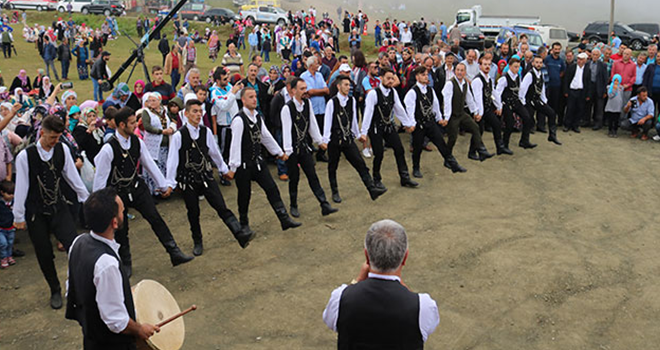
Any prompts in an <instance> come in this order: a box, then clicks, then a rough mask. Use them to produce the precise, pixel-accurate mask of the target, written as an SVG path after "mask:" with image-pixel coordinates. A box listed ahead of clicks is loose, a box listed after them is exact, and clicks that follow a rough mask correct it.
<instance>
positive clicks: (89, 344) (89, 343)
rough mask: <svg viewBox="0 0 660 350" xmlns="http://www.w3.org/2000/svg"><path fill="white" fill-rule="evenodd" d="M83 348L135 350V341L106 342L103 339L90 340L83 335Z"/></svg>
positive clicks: (87, 349) (85, 349) (93, 349)
mask: <svg viewBox="0 0 660 350" xmlns="http://www.w3.org/2000/svg"><path fill="white" fill-rule="evenodd" d="M83 349H84V350H135V349H136V345H135V342H134V341H133V342H130V343H125V344H119V343H107V342H106V341H103V340H100V341H99V340H97V341H94V340H91V339H89V338H87V337H84V335H83Z"/></svg>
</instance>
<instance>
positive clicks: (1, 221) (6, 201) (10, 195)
mask: <svg viewBox="0 0 660 350" xmlns="http://www.w3.org/2000/svg"><path fill="white" fill-rule="evenodd" d="M0 194H1V195H2V200H3V202H2V203H0V268H2V269H6V268H8V267H9V266H10V265H14V264H16V261H15V260H14V258H13V257H12V251H13V249H14V236H15V234H16V229H15V228H14V214H13V212H12V206H13V205H14V183H13V182H11V181H7V180H2V181H0Z"/></svg>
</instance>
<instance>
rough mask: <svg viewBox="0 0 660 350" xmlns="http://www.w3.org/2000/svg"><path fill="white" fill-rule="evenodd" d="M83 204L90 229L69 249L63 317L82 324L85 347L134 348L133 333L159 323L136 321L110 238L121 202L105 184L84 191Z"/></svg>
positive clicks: (143, 335)
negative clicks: (89, 190)
mask: <svg viewBox="0 0 660 350" xmlns="http://www.w3.org/2000/svg"><path fill="white" fill-rule="evenodd" d="M83 210H84V212H85V217H86V218H87V224H88V225H89V226H90V228H91V230H92V231H91V232H90V233H85V234H82V235H80V236H78V237H77V238H76V239H75V240H74V241H73V244H72V245H71V249H70V251H69V280H68V283H67V287H68V290H67V303H66V318H67V319H70V320H76V321H78V323H79V324H80V326H81V327H82V331H83V347H84V349H85V350H105V349H107V350H110V349H112V350H124V349H125V350H129V349H131V350H132V349H135V338H139V339H142V340H146V339H148V338H149V337H151V336H152V335H153V334H154V332H159V331H160V329H159V328H158V327H157V326H154V325H151V324H146V323H144V324H140V323H138V322H136V321H135V306H134V304H133V294H132V293H131V285H130V283H129V280H128V275H127V274H126V271H125V270H124V269H122V268H121V263H120V258H119V244H118V243H117V242H116V241H115V231H117V229H118V228H120V227H121V226H122V224H123V221H124V203H123V202H122V200H121V198H120V197H119V196H118V195H117V192H116V190H115V189H114V188H113V187H105V188H103V189H101V190H99V191H97V192H94V193H92V194H91V195H90V196H89V198H88V199H87V201H86V202H85V206H84V209H83Z"/></svg>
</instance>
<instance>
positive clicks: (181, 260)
mask: <svg viewBox="0 0 660 350" xmlns="http://www.w3.org/2000/svg"><path fill="white" fill-rule="evenodd" d="M194 258H195V257H194V256H190V255H186V254H183V252H182V251H181V249H179V247H174V248H172V249H171V250H170V261H171V262H172V266H178V265H181V264H185V263H187V262H189V261H190V260H192V259H194Z"/></svg>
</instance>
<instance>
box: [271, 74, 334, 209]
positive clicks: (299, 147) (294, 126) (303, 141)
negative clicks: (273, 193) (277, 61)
mask: <svg viewBox="0 0 660 350" xmlns="http://www.w3.org/2000/svg"><path fill="white" fill-rule="evenodd" d="M288 88H289V89H290V90H291V93H292V95H293V96H292V98H291V99H290V100H289V101H287V102H286V103H285V104H284V106H283V107H282V109H281V113H280V118H281V121H282V143H283V145H284V153H285V154H286V155H287V156H288V157H289V159H287V161H286V162H287V163H286V165H287V168H288V169H289V198H290V201H291V205H290V210H291V215H292V216H293V217H295V218H297V217H299V216H300V212H299V211H298V182H299V181H300V168H302V170H303V171H304V172H305V176H307V181H308V182H309V187H310V188H311V189H312V192H313V193H314V196H316V199H317V200H318V201H319V203H320V204H321V215H323V216H326V215H330V214H332V213H335V212H337V211H338V209H336V208H333V207H331V206H330V203H328V200H327V199H326V197H325V192H324V191H323V188H322V187H321V182H320V181H319V177H318V176H317V175H316V168H315V164H314V158H313V157H312V143H316V144H318V145H319V147H320V148H322V149H327V148H328V145H327V144H326V143H323V140H322V137H321V131H320V130H319V126H318V123H317V122H316V117H315V116H314V114H313V113H312V106H311V102H310V101H309V99H307V98H303V96H304V95H305V94H306V93H307V83H305V81H304V80H302V79H301V78H293V80H291V82H289V86H288ZM282 90H284V91H286V89H282Z"/></svg>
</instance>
